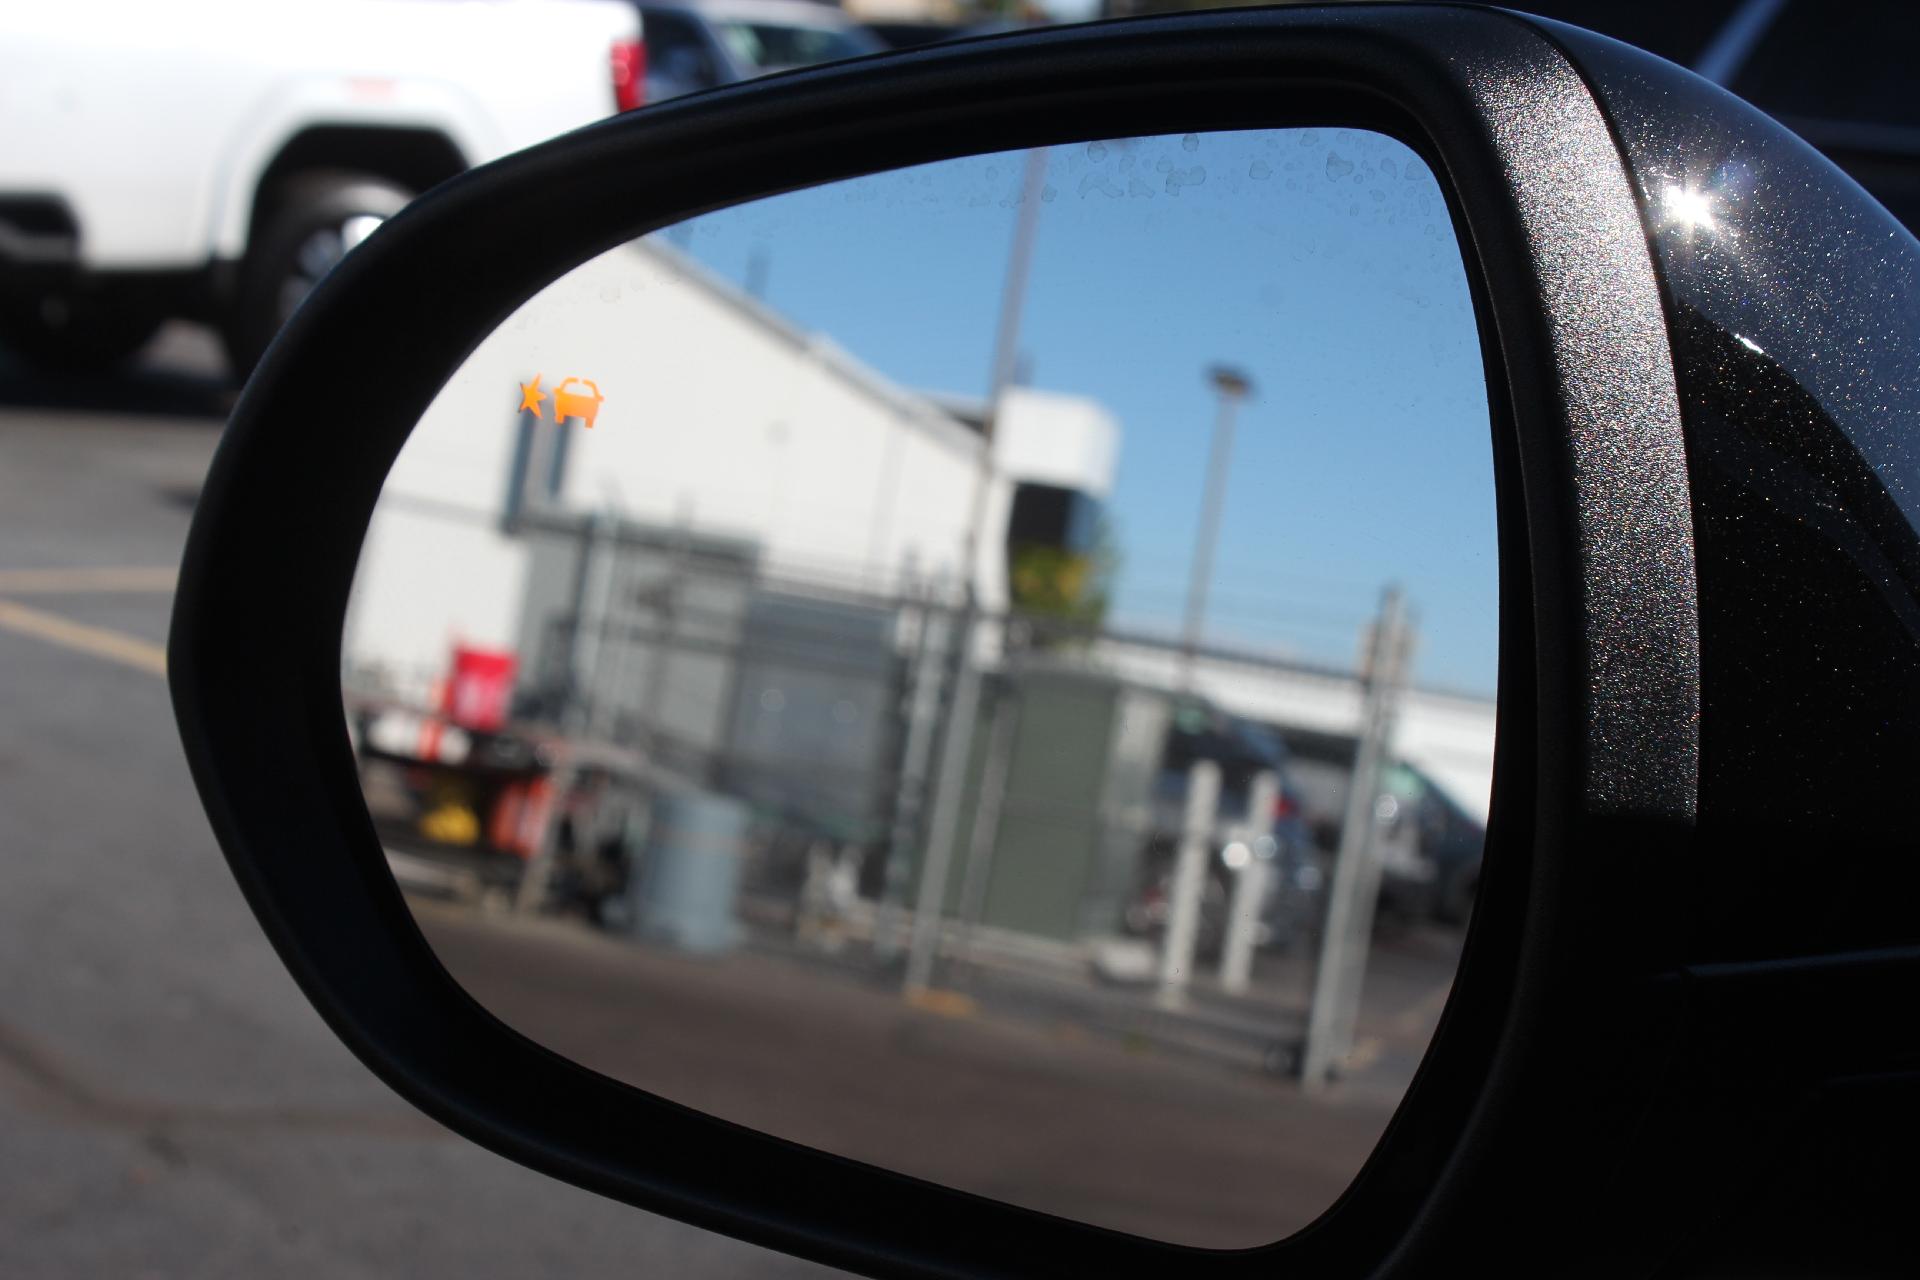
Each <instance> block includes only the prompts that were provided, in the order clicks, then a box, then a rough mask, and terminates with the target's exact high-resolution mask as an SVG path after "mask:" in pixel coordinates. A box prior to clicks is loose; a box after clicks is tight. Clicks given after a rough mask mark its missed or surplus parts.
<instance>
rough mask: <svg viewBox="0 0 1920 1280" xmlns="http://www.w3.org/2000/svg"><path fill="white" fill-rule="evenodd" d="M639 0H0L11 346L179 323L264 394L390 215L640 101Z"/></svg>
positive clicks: (53, 347)
mask: <svg viewBox="0 0 1920 1280" xmlns="http://www.w3.org/2000/svg"><path fill="white" fill-rule="evenodd" d="M640 36H641V31H640V18H639V11H638V9H637V8H636V7H635V6H634V5H633V4H632V3H630V0H52V2H51V3H49V2H46V0H23V2H22V3H17V4H16V3H7V4H4V5H0V50H3V51H4V63H5V73H4V75H0V344H4V345H5V346H7V347H10V348H12V349H13V350H14V351H15V353H16V354H18V355H20V356H23V357H25V358H26V359H28V360H30V361H33V362H36V363H42V364H49V365H55V366H61V367H66V368H76V367H86V366H94V367H98V366H101V365H105V364H109V363H112V362H115V361H118V360H120V359H123V358H125V357H126V356H128V355H130V354H131V353H132V352H133V351H135V350H136V349H137V348H138V347H139V346H141V345H142V344H143V343H144V341H145V340H146V339H147V338H148V337H149V336H151V335H152V333H153V331H154V330H155V329H156V328H157V327H158V326H159V325H160V323H161V322H162V321H163V320H165V319H167V318H169V317H186V318H190V319H195V320H200V321H203V322H206V323H208V324H211V325H213V326H215V327H216V328H217V329H218V330H219V331H220V333H221V334H222V336H223V337H224V339H225V342H226V345H227V349H228V352H229V354H230V356H231V357H232V360H233V364H234V367H235V369H236V371H237V372H238V373H239V374H241V375H244V374H245V373H246V372H247V371H248V370H249V369H251V368H252V366H253V364H254V362H255V361H256V360H258V358H259V356H260V354H261V352H262V351H264V350H265V348H266V345H267V343H268V342H269V341H270V340H271V338H272V337H273V335H274V333H275V332H276V331H278V329H279V327H280V325H281V323H282V322H283V321H284V320H285V319H286V318H287V316H288V315H289V314H291V312H292V310H293V308H294V307H295V306H296V305H298V303H299V301H300V299H301V298H302V297H304V296H305V294H306V292H307V290H308V289H310V288H311V287H312V286H313V284H314V282H315V281H316V280H318V279H319V277H320V276H321V275H323V274H324V273H325V272H326V271H327V270H328V269H329V268H330V267H331V266H332V264H333V263H334V262H336V261H338V259H339V258H340V256H341V255H342V254H343V253H345V252H346V250H347V249H349V248H351V247H352V246H353V245H354V244H355V243H357V242H358V241H359V240H360V239H362V238H364V237H365V236H366V234H367V233H368V232H369V231H371V230H372V228H373V227H374V226H376V225H378V223H379V221H380V219H382V218H384V217H387V216H388V215H390V214H392V213H394V212H395V211H396V210H398V209H399V208H400V207H401V205H403V204H405V203H406V202H407V201H408V200H409V199H411V198H412V197H413V196H415V195H417V194H418V193H420V192H421V191H424V190H425V189H426V188H428V187H430V186H433V185H434V184H435V183H437V182H440V181H442V180H444V179H446V178H450V177H452V176H454V175H455V174H458V173H460V172H461V171H462V170H464V169H467V168H468V167H470V166H472V165H475V164H479V163H481V162H483V161H486V160H491V159H493V158H495V157H497V156H500V155H504V154H506V153H507V152H509V151H513V150H516V149H518V148H520V147H524V146H527V145H529V144H531V143H534V142H538V141H540V140H542V139H544V138H548V137H551V136H553V135H555V134H557V133H561V132H564V131H565V130H568V129H571V128H574V127H576V126H579V125H583V124H587V123H589V122H590V121H593V120H596V119H599V118H601V117H604V116H606V115H609V114H611V113H613V112H615V111H617V110H624V109H626V108H629V107H633V106H637V105H639V102H640V99H641V95H642V92H643V89H642V86H643V85H644V83H645V70H646V68H645V50H644V46H643V45H642V44H641V40H640Z"/></svg>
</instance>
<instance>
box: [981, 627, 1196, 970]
mask: <svg viewBox="0 0 1920 1280" xmlns="http://www.w3.org/2000/svg"><path fill="white" fill-rule="evenodd" d="M1170 708H1171V702H1170V699H1169V698H1168V696H1167V695H1166V694H1165V693H1162V692H1159V691H1157V690H1152V689H1145V688H1141V687H1139V686H1136V685H1131V684H1128V683H1127V682H1125V681H1123V680H1119V679H1115V678H1113V677H1111V676H1106V675H1102V674H1098V673H1090V672H1086V671H1079V670H1072V669H1067V668H1064V667H1054V666H1039V665H1025V666H1022V667H1021V668H1019V669H1017V670H1015V671H1012V672H1007V673H1002V674H999V675H996V676H995V677H994V678H993V679H991V680H990V681H987V682H985V683H984V687H983V696H982V700H981V708H980V718H979V721H978V724H977V727H976V729H975V731H974V735H973V751H972V756H973V758H972V760H971V761H970V762H969V763H970V768H969V770H968V775H967V790H966V793H965V800H966V803H965V804H964V805H963V806H962V809H961V814H962V816H961V820H960V823H959V830H958V832H956V835H957V837H958V838H957V840H956V842H955V845H954V861H953V864H952V869H951V878H950V879H949V881H948V885H947V896H946V902H947V914H948V916H950V917H953V918H957V919H960V920H963V921H966V922H967V923H969V924H980V925H984V926H987V927H989V928H995V929H1005V930H1010V931H1013V932H1016V933H1023V934H1030V935H1037V936H1039V937H1044V938H1051V939H1056V940H1059V941H1065V942H1073V941H1078V940H1081V939H1085V938H1090V937H1099V936H1104V935H1111V934H1114V933H1116V932H1118V930H1119V928H1120V918H1121V912H1122V911H1123V909H1124V907H1125V904H1126V901H1127V898H1128V896H1129V895H1130V894H1131V893H1132V892H1133V890H1134V889H1135V887H1136V885H1137V883H1138V878H1139V873H1140V859H1141V855H1142V853H1143V852H1144V850H1145V848H1146V841H1147V834H1148V827H1149V819H1150V814H1151V807H1152V798H1153V785H1154V779H1155V776H1156V774H1157V773H1158V771H1159V764H1160V753H1161V750H1162V747H1163V745H1164V743H1165V741H1166V732H1167V723H1168V719H1169V716H1170ZM1002 752H1004V753H1005V756H1004V759H1003V760H1001V759H996V757H998V756H999V755H1000V754H1001V753H1002ZM982 819H984V820H985V821H987V822H988V823H989V824H990V825H991V827H992V836H991V838H990V839H979V838H976V836H975V828H976V825H977V824H978V823H979V822H980V821H981V820H982Z"/></svg>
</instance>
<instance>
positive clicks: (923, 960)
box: [903, 592, 980, 998]
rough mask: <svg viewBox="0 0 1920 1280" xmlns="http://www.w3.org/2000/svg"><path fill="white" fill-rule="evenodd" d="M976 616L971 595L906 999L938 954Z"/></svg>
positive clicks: (920, 989)
mask: <svg viewBox="0 0 1920 1280" xmlns="http://www.w3.org/2000/svg"><path fill="white" fill-rule="evenodd" d="M979 616H980V612H979V609H978V608H977V607H976V606H975V604H974V602H973V599H972V595H971V592H969V595H968V600H967V604H966V608H965V610H964V612H962V614H961V615H960V623H959V625H958V626H957V627H956V628H955V636H954V642H955V643H956V644H958V645H959V646H960V653H959V658H960V660H959V665H958V666H957V667H956V669H955V671H954V684H953V701H952V702H951V704H949V706H948V707H947V723H946V730H945V732H944V733H942V734H941V738H940V767H939V774H938V781H937V782H936V784H935V786H934V792H933V818H932V821H931V822H930V823H929V824H928V831H927V844H926V854H925V856H924V857H923V858H922V859H921V863H920V892H919V894H918V895H917V896H916V898H915V902H914V908H913V929H912V931H911V933H909V935H908V937H907V977H906V981H905V983H904V984H903V989H904V991H905V993H906V995H907V996H908V997H909V998H911V997H914V996H917V995H920V994H922V993H924V992H926V991H929V990H931V989H932V986H933V967H934V963H935V961H937V960H938V959H939V954H940V934H941V930H942V926H943V924H944V921H943V920H942V918H941V917H942V916H943V914H944V913H945V911H946V899H947V874H948V872H949V870H950V869H951V868H952V865H953V846H954V840H955V838H956V837H957V835H958V834H959V829H960V806H961V804H962V803H963V793H964V792H965V791H966V789H967V766H968V765H969V764H971V763H972V757H973V722H974V718H975V717H976V716H977V715H978V713H979V710H980V668H979V666H978V664H977V662H976V661H975V656H974V652H973V647H974V644H975V638H976V635H977V633H978V629H979V627H978V620H979Z"/></svg>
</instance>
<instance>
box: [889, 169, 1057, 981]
mask: <svg viewBox="0 0 1920 1280" xmlns="http://www.w3.org/2000/svg"><path fill="white" fill-rule="evenodd" d="M1046 177H1047V151H1046V148H1045V147H1035V148H1034V149H1033V150H1031V151H1029V152H1027V163H1026V170H1025V172H1024V174H1023V175H1022V177H1021V182H1020V211H1019V214H1018V216H1017V217H1016V218H1015V220H1014V228H1013V247H1012V250H1011V251H1010V252H1009V254H1008V257H1007V277H1006V283H1005V284H1004V286H1003V287H1002V289H1001V293H1000V320H999V328H998V332H997V334H996V336H995V339H994V350H993V369H992V372H991V375H990V377H991V381H990V384H989V387H988V396H987V414H986V418H985V420H984V421H983V422H982V423H981V424H980V455H979V458H980V460H979V467H978V469H977V470H976V471H975V473H974V480H973V502H972V507H971V510H970V512H969V515H968V517H967V526H966V535H965V538H964V540H963V543H962V547H963V549H962V557H961V564H960V572H961V575H962V576H961V582H962V590H963V592H964V596H965V599H964V602H963V605H962V611H961V616H960V620H959V625H958V626H957V627H956V628H955V629H954V635H953V642H954V643H955V644H957V645H958V646H959V651H958V653H957V654H956V661H955V663H954V667H953V698H952V701H951V702H950V704H949V706H948V708H947V723H946V726H945V728H946V731H945V732H944V733H943V734H941V739H940V764H939V771H938V781H937V782H936V784H935V787H936V789H935V791H934V797H933V817H932V820H931V821H930V822H929V824H928V831H927V848H926V855H925V857H924V858H923V859H922V860H921V865H920V891H919V893H918V894H917V895H916V897H915V902H914V912H913V928H912V931H911V932H910V933H909V935H908V938H907V976H906V982H905V984H904V990H905V993H906V995H907V997H908V998H909V999H912V998H914V997H915V996H918V995H921V994H923V993H925V992H926V991H928V990H930V989H931V987H932V985H933V968H934V962H935V961H936V960H937V959H938V958H939V951H940V928H941V916H942V914H943V912H944V910H945V905H946V894H947V875H948V871H949V868H950V867H951V866H952V864H953V845H954V840H955V837H956V834H957V832H958V829H959V825H960V804H961V799H962V793H963V792H965V790H966V785H967V765H968V763H969V761H970V759H971V757H972V754H973V723H974V720H975V719H976V717H977V716H978V714H979V709H980V671H979V669H978V667H977V666H976V665H975V656H976V655H975V653H974V649H975V646H976V643H977V639H976V637H977V633H978V631H979V622H980V591H979V586H978V583H977V578H978V575H979V568H980V554H981V547H982V545H983V544H984V542H985V535H986V528H985V526H986V520H987V500H988V498H989V497H990V496H991V495H992V491H993V478H994V462H993V447H994V437H995V435H996V433H997V431H998V429H999V420H1000V411H1001V408H1002V405H1003V403H1004V401H1005V399H1006V394H1007V387H1008V386H1009V385H1010V384H1011V383H1012V381H1013V376H1014V370H1015V368H1016V367H1017V363H1018V360H1019V356H1020V317H1021V313H1022V311H1023V310H1024V309H1025V307H1026V300H1027V277H1028V275H1029V273H1030V271H1031V269H1032V266H1033V241H1034V234H1035V232H1036V231H1037V230H1038V228H1039V225H1040V193H1041V191H1042V190H1043V189H1044V188H1045V186H1046Z"/></svg>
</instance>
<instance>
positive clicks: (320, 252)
mask: <svg viewBox="0 0 1920 1280" xmlns="http://www.w3.org/2000/svg"><path fill="white" fill-rule="evenodd" d="M412 198H413V195H412V193H411V192H408V191H406V190H404V189H403V188H401V187H397V186H395V185H394V184H393V183H391V182H388V181H386V180H385V179H382V178H369V177H365V176H363V175H360V174H350V173H312V174H303V175H301V176H300V177H297V178H290V179H287V180H286V181H284V182H282V183H280V184H278V185H277V186H276V187H275V188H274V190H273V191H271V192H269V193H268V195H267V198H266V201H265V213H264V215H263V216H262V218H261V221H260V223H259V224H258V225H257V226H256V227H255V228H254V235H253V241H252V243H251V244H249V245H248V246H247V256H246V260H245V261H244V262H242V263H241V265H240V281H239V285H238V287H237V289H236V290H235V293H234V299H233V308H232V310H231V312H230V314H229V315H228V318H227V324H226V326H225V330H226V332H225V337H226V345H227V358H228V359H229V360H230V361H232V363H233V371H234V375H235V376H236V377H238V378H245V377H246V376H247V375H248V374H250V373H252V372H253V367H254V366H255V365H256V364H258V363H260V357H261V356H262V355H263V354H265V352H266V350H267V344H269V343H271V342H272V341H273V337H274V335H275V334H277V333H279V332H280V326H281V325H283V324H285V323H286V322H287V318H288V317H289V316H291V315H292V314H293V311H294V308H295V307H297V306H298V305H299V303H300V301H301V300H302V299H303V298H304V297H305V296H306V294H307V292H308V291H309V290H311V289H312V288H313V286H314V285H316V284H318V283H319V282H320V279H321V277H323V276H324V275H326V273H327V272H328V271H329V270H331V269H332V267H333V264H334V263H335V262H338V261H339V260H340V258H341V257H342V256H344V255H345V253H346V251H347V250H348V249H351V248H352V247H353V245H355V244H357V243H359V242H360V241H361V240H363V239H365V238H366V236H367V234H368V233H369V232H370V231H371V230H372V228H373V227H374V226H377V225H379V223H380V222H382V221H385V220H386V219H387V218H390V217H392V216H393V215H394V214H396V213H398V212H400V210H401V209H402V208H403V207H405V205H406V203H407V202H408V201H409V200H411V199H412Z"/></svg>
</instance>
